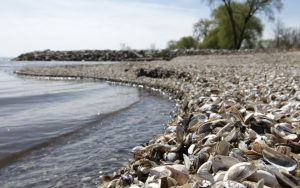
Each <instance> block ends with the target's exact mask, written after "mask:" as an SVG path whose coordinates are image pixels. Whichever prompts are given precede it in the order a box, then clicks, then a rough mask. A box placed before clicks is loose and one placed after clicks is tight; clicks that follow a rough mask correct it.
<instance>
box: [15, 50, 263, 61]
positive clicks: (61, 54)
mask: <svg viewBox="0 0 300 188" xmlns="http://www.w3.org/2000/svg"><path fill="white" fill-rule="evenodd" d="M255 52H257V50H240V51H236V50H193V49H191V50H185V49H180V50H120V51H117V50H78V51H51V50H45V51H34V52H29V53H25V54H21V55H19V56H18V57H16V58H15V59H14V60H16V61H155V60H171V59H173V58H175V57H179V56H191V55H221V54H223V55H229V54H250V53H255Z"/></svg>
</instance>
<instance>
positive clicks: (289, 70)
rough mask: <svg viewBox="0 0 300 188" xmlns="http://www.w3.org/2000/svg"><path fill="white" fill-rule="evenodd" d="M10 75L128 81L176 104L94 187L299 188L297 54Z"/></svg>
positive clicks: (202, 58)
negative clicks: (158, 130)
mask: <svg viewBox="0 0 300 188" xmlns="http://www.w3.org/2000/svg"><path fill="white" fill-rule="evenodd" d="M17 73H19V74H23V75H32V76H33V75H35V76H68V77H70V76H72V77H85V78H98V79H104V80H111V81H119V82H124V83H134V84H138V85H144V86H150V87H155V88H160V89H162V90H165V91H168V92H169V93H171V94H172V95H173V96H174V97H176V98H177V99H178V100H179V104H180V108H179V111H178V113H177V115H175V116H174V117H173V119H172V120H171V121H170V122H169V123H168V125H167V126H166V128H165V131H164V132H163V133H162V134H160V135H156V136H154V137H153V139H152V140H150V141H149V142H148V143H145V144H143V145H140V146H136V147H134V148H133V149H132V151H131V153H132V154H133V160H132V161H130V162H129V163H128V166H127V167H124V168H122V169H120V170H119V171H118V172H115V173H114V174H113V175H102V176H101V179H102V185H100V187H153V188H154V187H195V188H196V187H218V188H219V187H239V188H246V187H250V188H252V187H253V188H260V187H299V186H300V165H299V162H300V53H299V52H293V53H274V54H265V53H257V54H255V55H249V54H248V55H243V54H241V55H227V56H216V55H214V56H193V57H180V58H175V59H174V60H172V61H170V62H151V63H121V64H117V65H86V66H64V67H62V66H61V67H53V68H50V67H49V68H26V69H23V70H20V71H18V72H17ZM153 110H155V109H153ZM141 134H142V133H141ZM99 147H100V146H99Z"/></svg>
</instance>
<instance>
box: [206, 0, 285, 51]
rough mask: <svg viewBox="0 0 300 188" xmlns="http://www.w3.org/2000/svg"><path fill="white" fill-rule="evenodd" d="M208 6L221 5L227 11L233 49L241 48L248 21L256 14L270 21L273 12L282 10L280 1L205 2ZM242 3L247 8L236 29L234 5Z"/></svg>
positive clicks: (229, 0)
mask: <svg viewBox="0 0 300 188" xmlns="http://www.w3.org/2000/svg"><path fill="white" fill-rule="evenodd" d="M206 1H207V2H208V3H209V4H210V5H211V4H213V3H222V4H223V5H224V6H225V7H226V10H227V14H228V17H229V19H230V23H231V27H232V34H233V40H234V48H235V49H239V48H241V45H242V42H243V40H244V35H245V31H246V29H247V24H248V23H249V21H250V19H251V18H252V17H253V16H254V15H256V14H258V13H263V14H265V15H266V16H267V17H268V18H269V19H270V20H273V19H274V10H278V11H279V10H280V9H281V8H282V2H281V0H206ZM241 2H242V3H244V4H245V6H246V7H247V9H246V12H243V13H242V14H243V15H244V16H243V24H242V25H241V27H238V24H237V20H236V19H235V17H234V14H238V12H235V9H234V4H235V3H241Z"/></svg>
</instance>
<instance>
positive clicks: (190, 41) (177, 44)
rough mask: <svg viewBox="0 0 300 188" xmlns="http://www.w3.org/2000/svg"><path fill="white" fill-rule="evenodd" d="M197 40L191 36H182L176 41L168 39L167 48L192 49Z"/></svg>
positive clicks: (195, 45) (196, 44) (195, 46)
mask: <svg viewBox="0 0 300 188" xmlns="http://www.w3.org/2000/svg"><path fill="white" fill-rule="evenodd" d="M197 46H198V42H197V41H196V40H195V39H194V38H193V37H192V36H187V37H182V38H180V39H179V40H178V41H173V40H172V41H169V42H168V47H167V48H168V49H171V50H173V49H192V48H197Z"/></svg>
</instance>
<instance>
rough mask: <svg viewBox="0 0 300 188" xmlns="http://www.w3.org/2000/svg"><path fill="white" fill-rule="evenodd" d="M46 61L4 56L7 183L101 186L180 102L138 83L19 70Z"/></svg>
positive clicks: (1, 108) (1, 149) (3, 176)
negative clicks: (27, 74)
mask: <svg viewBox="0 0 300 188" xmlns="http://www.w3.org/2000/svg"><path fill="white" fill-rule="evenodd" d="M70 63H71V64H76V62H68V63H67V64H70ZM46 64H49V62H48V63H45V62H44V63H42V62H7V61H0V187H96V184H97V183H98V176H99V172H111V171H112V170H114V169H117V168H120V167H122V166H124V165H126V162H127V160H128V159H129V158H130V157H131V156H130V155H129V153H128V151H129V150H130V149H131V148H132V147H134V146H136V145H138V144H142V143H145V142H146V141H147V140H149V139H150V138H151V137H152V136H153V135H154V134H156V133H159V132H161V131H162V129H163V124H164V123H166V122H167V121H168V119H169V112H170V111H171V109H172V108H173V103H171V102H170V101H168V100H167V99H166V98H162V97H161V96H155V95H154V94H149V93H148V92H145V91H142V90H140V89H137V88H130V87H123V86H111V85H109V84H108V83H104V82H92V81H78V80H76V81H75V80H73V81H58V80H56V81H54V80H35V79H31V78H24V77H18V76H16V75H14V74H13V71H14V70H15V69H18V68H20V67H22V66H24V65H31V66H42V65H46ZM50 64H53V65H54V64H66V62H56V63H53V62H50Z"/></svg>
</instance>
